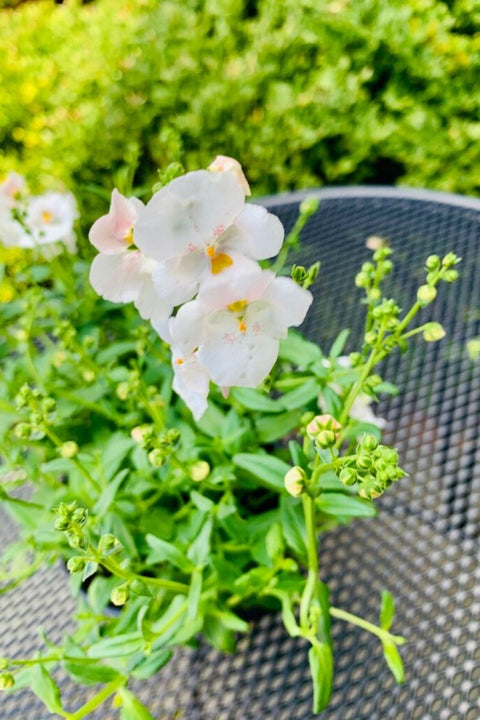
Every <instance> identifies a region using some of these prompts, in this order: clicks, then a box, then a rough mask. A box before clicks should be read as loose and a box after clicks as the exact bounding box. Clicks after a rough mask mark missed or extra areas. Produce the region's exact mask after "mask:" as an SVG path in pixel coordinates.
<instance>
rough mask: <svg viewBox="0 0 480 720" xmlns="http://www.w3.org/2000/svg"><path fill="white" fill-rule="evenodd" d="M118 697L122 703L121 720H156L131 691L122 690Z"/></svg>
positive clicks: (119, 691)
mask: <svg viewBox="0 0 480 720" xmlns="http://www.w3.org/2000/svg"><path fill="white" fill-rule="evenodd" d="M117 695H118V696H119V697H120V698H121V701H122V705H121V710H120V720H155V718H154V717H153V715H152V714H151V713H150V711H149V710H148V709H147V708H146V707H145V705H143V704H142V703H141V702H140V700H138V698H136V697H135V695H134V694H133V693H131V692H130V690H127V689H126V688H120V689H119V690H118V693H117Z"/></svg>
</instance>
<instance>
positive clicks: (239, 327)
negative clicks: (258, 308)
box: [238, 320, 247, 333]
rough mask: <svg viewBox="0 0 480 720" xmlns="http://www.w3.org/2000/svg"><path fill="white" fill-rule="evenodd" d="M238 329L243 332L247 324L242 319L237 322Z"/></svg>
mask: <svg viewBox="0 0 480 720" xmlns="http://www.w3.org/2000/svg"><path fill="white" fill-rule="evenodd" d="M238 329H239V330H240V332H241V333H244V332H245V331H246V329H247V326H246V325H245V323H244V322H243V320H240V322H239V323H238Z"/></svg>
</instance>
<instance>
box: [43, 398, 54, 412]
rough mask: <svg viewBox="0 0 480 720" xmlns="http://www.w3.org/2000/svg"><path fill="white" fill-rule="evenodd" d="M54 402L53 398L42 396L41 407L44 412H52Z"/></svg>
mask: <svg viewBox="0 0 480 720" xmlns="http://www.w3.org/2000/svg"><path fill="white" fill-rule="evenodd" d="M55 406H56V402H55V400H54V399H53V398H44V399H43V400H42V408H43V410H44V411H45V412H46V413H50V412H53V411H54V410H55Z"/></svg>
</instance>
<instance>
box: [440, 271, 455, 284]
mask: <svg viewBox="0 0 480 720" xmlns="http://www.w3.org/2000/svg"><path fill="white" fill-rule="evenodd" d="M443 279H444V280H445V282H455V280H457V279H458V270H453V269H452V270H446V271H445V274H444V276H443Z"/></svg>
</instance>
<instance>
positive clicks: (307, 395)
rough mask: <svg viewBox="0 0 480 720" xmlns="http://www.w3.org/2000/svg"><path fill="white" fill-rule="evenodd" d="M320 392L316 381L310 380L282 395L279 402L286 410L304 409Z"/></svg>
mask: <svg viewBox="0 0 480 720" xmlns="http://www.w3.org/2000/svg"><path fill="white" fill-rule="evenodd" d="M319 392H320V385H319V383H318V381H317V380H315V379H314V378H312V379H311V380H307V381H306V382H304V383H303V385H300V387H298V388H296V390H290V392H288V393H285V395H282V398H281V401H282V404H283V405H284V406H285V408H286V409H287V410H296V409H297V408H303V409H305V408H306V407H307V406H308V404H309V403H310V402H311V401H312V400H316V399H317V397H318V394H319Z"/></svg>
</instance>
